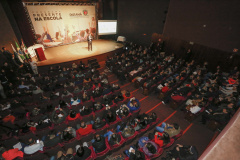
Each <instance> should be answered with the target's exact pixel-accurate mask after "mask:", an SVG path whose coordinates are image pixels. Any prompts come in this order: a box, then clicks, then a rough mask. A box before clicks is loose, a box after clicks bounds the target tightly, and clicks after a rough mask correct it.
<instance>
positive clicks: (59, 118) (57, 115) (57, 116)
mask: <svg viewBox="0 0 240 160" xmlns="http://www.w3.org/2000/svg"><path fill="white" fill-rule="evenodd" d="M66 117H67V113H66V112H65V111H64V110H63V109H61V108H60V109H59V108H55V111H53V112H52V115H51V121H52V122H53V123H54V124H59V123H62V122H63V121H65V118H66Z"/></svg>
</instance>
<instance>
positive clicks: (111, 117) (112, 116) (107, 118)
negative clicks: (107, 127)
mask: <svg viewBox="0 0 240 160" xmlns="http://www.w3.org/2000/svg"><path fill="white" fill-rule="evenodd" d="M104 119H105V121H106V122H107V123H112V122H115V121H116V114H114V113H113V112H112V111H111V110H107V113H106V114H105V118H104Z"/></svg>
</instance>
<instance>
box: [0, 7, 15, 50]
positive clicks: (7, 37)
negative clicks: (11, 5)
mask: <svg viewBox="0 0 240 160" xmlns="http://www.w3.org/2000/svg"><path fill="white" fill-rule="evenodd" d="M0 17H1V23H0V35H1V38H0V48H1V49H2V47H3V46H5V47H6V48H7V49H8V50H9V51H10V52H12V47H11V43H12V44H13V45H14V47H15V49H17V48H16V46H15V42H14V41H15V40H17V38H16V35H15V33H14V31H13V28H12V26H11V24H10V22H9V20H8V17H7V15H6V14H5V12H4V9H3V6H2V4H1V3H0Z"/></svg>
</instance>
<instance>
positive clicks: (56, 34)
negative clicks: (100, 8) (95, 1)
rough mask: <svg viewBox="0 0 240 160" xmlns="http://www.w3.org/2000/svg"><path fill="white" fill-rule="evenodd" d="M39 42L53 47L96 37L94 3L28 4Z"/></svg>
mask: <svg viewBox="0 0 240 160" xmlns="http://www.w3.org/2000/svg"><path fill="white" fill-rule="evenodd" d="M26 8H27V10H28V14H29V16H30V19H31V22H32V26H33V30H34V32H35V37H36V39H37V43H40V44H43V45H44V46H45V47H52V46H58V45H64V44H70V43H75V42H81V41H86V40H87V36H88V34H92V36H93V38H96V19H95V6H94V5H84V6H81V5H70V4H69V5H54V4H52V5H31V4H26Z"/></svg>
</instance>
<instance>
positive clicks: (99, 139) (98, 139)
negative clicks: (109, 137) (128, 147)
mask: <svg viewBox="0 0 240 160" xmlns="http://www.w3.org/2000/svg"><path fill="white" fill-rule="evenodd" d="M92 146H93V149H94V151H95V152H96V153H100V152H102V151H104V150H105V149H106V148H107V145H106V142H105V138H104V137H103V136H100V135H99V134H96V135H95V138H94V139H93V140H92Z"/></svg>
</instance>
